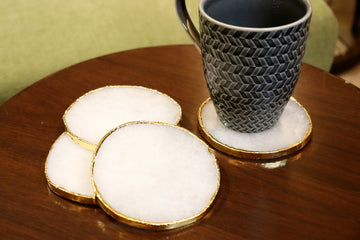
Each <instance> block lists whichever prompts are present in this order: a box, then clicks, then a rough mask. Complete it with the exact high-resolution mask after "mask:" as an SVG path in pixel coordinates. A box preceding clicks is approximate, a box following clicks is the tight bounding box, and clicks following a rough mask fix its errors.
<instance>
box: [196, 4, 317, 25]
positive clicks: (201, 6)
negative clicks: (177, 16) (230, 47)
mask: <svg viewBox="0 0 360 240" xmlns="http://www.w3.org/2000/svg"><path fill="white" fill-rule="evenodd" d="M207 1H208V0H201V2H200V5H199V11H200V13H201V14H202V15H203V16H204V17H206V18H207V19H208V20H209V21H211V22H213V23H215V24H217V25H220V26H222V27H225V28H230V29H234V30H237V31H248V32H271V31H279V30H283V29H287V28H290V27H293V26H296V25H298V24H300V23H302V22H305V21H306V20H307V19H309V18H310V16H311V13H312V7H311V4H310V2H309V0H301V2H302V3H304V4H305V7H306V13H305V14H304V15H303V16H302V17H301V18H300V19H298V20H296V21H294V22H291V23H288V24H284V25H281V26H275V27H265V28H262V27H260V28H256V27H241V26H236V25H232V24H228V23H224V22H220V21H218V20H216V19H214V18H212V17H210V16H209V15H208V14H207V13H206V12H205V10H204V5H205V3H206V2H207Z"/></svg>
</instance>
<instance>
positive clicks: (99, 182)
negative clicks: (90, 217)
mask: <svg viewBox="0 0 360 240" xmlns="http://www.w3.org/2000/svg"><path fill="white" fill-rule="evenodd" d="M180 119H181V107H180V105H179V104H178V103H176V102H175V101H174V100H173V99H172V98H170V97H169V96H167V95H165V94H163V93H160V92H158V91H156V90H152V89H148V88H144V87H138V86H107V87H103V88H100V89H96V90H93V91H90V92H88V93H86V94H85V95H83V96H81V97H80V98H78V99H77V100H76V101H75V102H74V103H73V104H72V105H70V107H69V108H68V109H67V110H66V111H65V113H64V116H63V120H64V124H65V128H66V131H65V132H64V133H63V134H61V135H60V136H59V137H58V139H57V140H56V141H55V142H54V144H53V145H52V147H51V149H50V151H49V154H48V157H47V160H46V162H45V175H46V179H47V181H48V185H49V188H50V189H51V190H52V191H53V192H55V193H56V194H58V195H61V196H63V197H65V198H67V199H70V200H72V201H75V202H79V203H84V204H98V205H100V206H101V207H102V208H103V209H104V210H105V212H106V213H108V214H109V215H110V216H112V217H114V218H115V219H118V220H120V221H122V222H124V223H126V224H129V225H132V226H136V227H140V228H145V229H155V230H162V229H172V228H176V227H181V226H184V225H187V224H189V223H192V222H195V221H197V220H199V219H200V218H201V217H202V216H203V215H204V214H205V213H206V212H207V210H208V209H209V207H210V205H211V203H212V202H213V200H214V198H215V196H216V193H217V191H218V188H219V185H220V172H219V168H218V165H217V163H216V159H215V157H214V154H213V152H212V150H210V149H209V148H208V146H207V145H206V144H205V143H204V142H203V141H202V140H200V139H199V138H197V137H196V136H195V135H193V134H191V133H190V132H189V131H187V130H186V129H183V128H181V127H178V126H175V125H177V124H178V123H179V121H180Z"/></svg>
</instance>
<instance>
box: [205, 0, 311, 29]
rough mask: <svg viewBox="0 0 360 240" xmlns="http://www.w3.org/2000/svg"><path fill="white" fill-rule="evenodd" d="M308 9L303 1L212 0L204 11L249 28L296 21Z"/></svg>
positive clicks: (213, 16)
mask: <svg viewBox="0 0 360 240" xmlns="http://www.w3.org/2000/svg"><path fill="white" fill-rule="evenodd" d="M306 11H307V7H306V5H305V4H304V2H303V1H289V0H210V1H207V2H206V3H205V4H204V12H206V13H207V14H208V15H209V16H210V17H211V18H213V19H215V20H217V21H219V22H222V23H226V24H229V25H234V26H239V27H249V28H268V27H278V26H282V25H286V24H289V23H292V22H295V21H297V20H299V19H300V18H302V17H303V16H304V15H305V14H306Z"/></svg>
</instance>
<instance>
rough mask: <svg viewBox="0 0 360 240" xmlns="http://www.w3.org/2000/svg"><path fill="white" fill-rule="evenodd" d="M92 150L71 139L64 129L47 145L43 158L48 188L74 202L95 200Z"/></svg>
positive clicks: (91, 202) (93, 201)
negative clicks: (92, 177) (48, 149)
mask: <svg viewBox="0 0 360 240" xmlns="http://www.w3.org/2000/svg"><path fill="white" fill-rule="evenodd" d="M93 155H94V152H93V151H91V150H89V149H86V148H84V147H82V146H80V145H79V144H77V143H75V142H74V141H73V140H72V139H71V137H70V136H69V134H68V133H67V132H64V133H63V134H61V135H60V136H59V137H58V138H57V139H56V141H55V142H54V143H53V145H52V146H51V149H50V151H49V154H48V156H47V158H46V161H45V176H46V180H47V182H48V185H49V188H50V189H51V190H52V191H53V192H54V193H56V194H58V195H60V196H62V197H64V198H67V199H70V200H72V201H75V202H79V203H84V204H96V200H95V193H94V191H93V188H92V184H91V162H92V159H93Z"/></svg>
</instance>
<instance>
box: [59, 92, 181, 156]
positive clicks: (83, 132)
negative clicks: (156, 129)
mask: <svg viewBox="0 0 360 240" xmlns="http://www.w3.org/2000/svg"><path fill="white" fill-rule="evenodd" d="M181 115H182V112H181V107H180V105H179V104H178V103H177V102H176V101H175V100H174V99H172V98H171V97H169V96H168V95H166V94H164V93H161V92H159V91H157V90H154V89H150V88H145V87H141V86H125V85H119V86H116V85H115V86H105V87H102V88H98V89H95V90H92V91H90V92H87V93H86V94H84V95H83V96H81V97H79V98H78V99H77V100H76V101H75V102H74V103H73V104H71V105H70V106H69V107H68V109H67V110H66V111H65V113H64V115H63V121H64V124H65V128H66V131H67V132H68V133H69V134H70V136H71V137H72V139H73V140H74V141H75V142H77V143H79V144H80V145H82V146H83V147H85V148H87V149H90V150H93V151H94V150H95V149H96V147H97V144H98V143H99V141H100V140H101V138H102V137H103V136H104V135H105V134H106V133H107V132H109V131H110V130H112V129H113V128H115V127H117V126H119V125H121V124H124V123H127V122H132V121H153V122H165V123H169V124H173V125H177V124H178V123H179V122H180V119H181Z"/></svg>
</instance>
